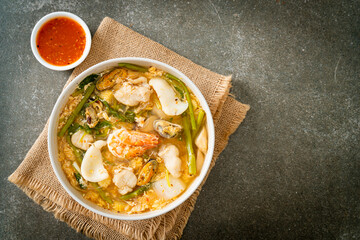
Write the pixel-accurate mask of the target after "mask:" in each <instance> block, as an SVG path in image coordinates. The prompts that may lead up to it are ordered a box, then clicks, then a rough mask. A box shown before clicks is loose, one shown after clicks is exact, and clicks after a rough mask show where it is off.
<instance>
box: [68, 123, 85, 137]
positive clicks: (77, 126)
mask: <svg viewBox="0 0 360 240" xmlns="http://www.w3.org/2000/svg"><path fill="white" fill-rule="evenodd" d="M82 128H83V126H81V125H80V124H78V123H73V124H71V126H70V127H69V128H68V134H74V133H76V132H77V131H79V130H80V129H82Z"/></svg>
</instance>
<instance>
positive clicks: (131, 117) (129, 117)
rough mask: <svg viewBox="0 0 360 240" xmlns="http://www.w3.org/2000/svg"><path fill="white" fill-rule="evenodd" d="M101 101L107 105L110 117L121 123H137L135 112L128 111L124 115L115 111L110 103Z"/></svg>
mask: <svg viewBox="0 0 360 240" xmlns="http://www.w3.org/2000/svg"><path fill="white" fill-rule="evenodd" d="M100 101H101V102H102V103H103V104H104V105H105V108H106V110H107V111H108V113H109V114H110V115H112V116H114V117H116V118H118V119H120V121H122V122H129V123H133V122H135V113H134V112H131V111H126V112H125V114H122V113H120V112H118V111H116V110H115V109H113V108H112V107H110V105H109V103H108V102H106V101H105V100H102V99H100Z"/></svg>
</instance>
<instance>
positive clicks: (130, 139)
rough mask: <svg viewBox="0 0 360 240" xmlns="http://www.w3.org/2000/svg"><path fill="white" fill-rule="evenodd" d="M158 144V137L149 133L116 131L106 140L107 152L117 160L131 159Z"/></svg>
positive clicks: (122, 129) (123, 129)
mask: <svg viewBox="0 0 360 240" xmlns="http://www.w3.org/2000/svg"><path fill="white" fill-rule="evenodd" d="M158 144H159V137H158V136H156V135H155V134H151V133H143V132H138V131H128V130H126V129H125V128H121V129H116V130H115V131H114V132H113V133H111V134H110V135H109V137H108V140H107V145H108V148H109V151H110V152H111V153H112V154H113V155H114V156H116V157H119V158H133V157H138V156H141V155H143V154H144V152H145V151H146V150H148V149H151V148H154V147H156V146H157V145H158Z"/></svg>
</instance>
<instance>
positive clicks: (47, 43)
mask: <svg viewBox="0 0 360 240" xmlns="http://www.w3.org/2000/svg"><path fill="white" fill-rule="evenodd" d="M85 43H86V37H85V31H84V29H83V28H82V27H81V25H80V24H79V23H77V22H76V21H74V20H72V19H70V18H67V17H58V18H54V19H51V20H49V21H48V22H46V23H45V24H44V25H43V26H42V27H41V28H40V30H39V32H38V34H37V37H36V47H37V49H38V51H39V54H40V56H41V57H42V58H43V59H44V60H45V61H46V62H48V63H50V64H52V65H56V66H66V65H70V64H72V63H74V62H76V61H77V60H78V59H79V58H80V57H81V55H82V54H83V52H84V49H85Z"/></svg>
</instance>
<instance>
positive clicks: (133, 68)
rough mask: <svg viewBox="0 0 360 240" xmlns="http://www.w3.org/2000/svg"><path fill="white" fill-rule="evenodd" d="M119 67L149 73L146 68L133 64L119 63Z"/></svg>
mask: <svg viewBox="0 0 360 240" xmlns="http://www.w3.org/2000/svg"><path fill="white" fill-rule="evenodd" d="M119 66H120V67H124V68H127V69H130V70H134V71H139V72H147V71H148V69H147V68H144V67H141V66H138V65H135V64H131V63H119Z"/></svg>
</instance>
